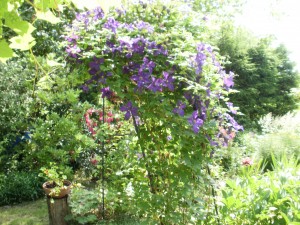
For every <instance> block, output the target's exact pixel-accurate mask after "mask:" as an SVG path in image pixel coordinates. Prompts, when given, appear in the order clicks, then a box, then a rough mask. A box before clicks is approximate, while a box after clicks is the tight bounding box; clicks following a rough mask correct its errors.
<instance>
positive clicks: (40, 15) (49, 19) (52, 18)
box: [36, 10, 61, 24]
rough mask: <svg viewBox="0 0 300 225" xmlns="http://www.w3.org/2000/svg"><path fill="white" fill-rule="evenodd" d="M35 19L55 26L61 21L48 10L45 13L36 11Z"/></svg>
mask: <svg viewBox="0 0 300 225" xmlns="http://www.w3.org/2000/svg"><path fill="white" fill-rule="evenodd" d="M36 17H37V19H40V20H45V21H47V22H49V23H52V24H57V23H60V22H61V20H60V19H59V18H58V17H56V16H55V15H54V14H53V13H52V12H51V11H50V10H47V11H46V12H42V11H38V10H36Z"/></svg>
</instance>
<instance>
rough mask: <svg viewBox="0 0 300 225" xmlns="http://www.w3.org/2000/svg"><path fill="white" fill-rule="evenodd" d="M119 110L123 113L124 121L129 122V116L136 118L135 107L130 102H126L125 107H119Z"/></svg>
mask: <svg viewBox="0 0 300 225" xmlns="http://www.w3.org/2000/svg"><path fill="white" fill-rule="evenodd" d="M120 110H121V111H122V112H126V113H125V120H129V119H130V117H131V116H137V110H138V109H137V107H134V106H132V102H131V101H129V102H127V104H126V105H123V106H121V107H120Z"/></svg>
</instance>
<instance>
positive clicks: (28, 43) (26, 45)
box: [9, 34, 36, 51]
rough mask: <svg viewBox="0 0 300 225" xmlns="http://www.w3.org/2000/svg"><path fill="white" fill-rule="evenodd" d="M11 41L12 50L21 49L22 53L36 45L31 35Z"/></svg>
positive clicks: (20, 36)
mask: <svg viewBox="0 0 300 225" xmlns="http://www.w3.org/2000/svg"><path fill="white" fill-rule="evenodd" d="M9 41H10V42H11V44H10V45H9V47H10V48H13V49H19V50H21V51H25V50H28V49H30V48H31V47H32V46H34V45H35V43H36V42H35V41H34V38H33V37H32V36H31V34H24V35H19V36H16V37H13V38H11V39H10V40H9Z"/></svg>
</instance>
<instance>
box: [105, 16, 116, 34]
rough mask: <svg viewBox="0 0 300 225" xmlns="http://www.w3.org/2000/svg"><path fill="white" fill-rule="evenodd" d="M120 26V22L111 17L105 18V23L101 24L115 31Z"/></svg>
mask: <svg viewBox="0 0 300 225" xmlns="http://www.w3.org/2000/svg"><path fill="white" fill-rule="evenodd" d="M119 26H120V23H119V22H118V21H116V20H115V19H114V18H113V17H110V18H108V19H107V21H106V23H105V24H104V25H103V27H104V28H106V29H108V30H111V31H112V32H114V33H116V32H117V28H118V27H119Z"/></svg>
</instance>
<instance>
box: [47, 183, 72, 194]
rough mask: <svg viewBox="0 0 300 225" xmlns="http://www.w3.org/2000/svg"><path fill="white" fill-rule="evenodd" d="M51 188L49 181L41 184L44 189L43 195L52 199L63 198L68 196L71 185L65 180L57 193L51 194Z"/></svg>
mask: <svg viewBox="0 0 300 225" xmlns="http://www.w3.org/2000/svg"><path fill="white" fill-rule="evenodd" d="M51 186H53V185H52V183H51V182H50V181H47V182H45V183H44V184H43V189H44V192H45V194H46V195H47V196H49V197H52V198H63V197H65V196H66V195H68V194H70V192H71V186H72V183H71V181H68V180H65V181H64V187H62V188H61V189H60V192H59V193H51V190H53V187H51Z"/></svg>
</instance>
